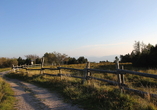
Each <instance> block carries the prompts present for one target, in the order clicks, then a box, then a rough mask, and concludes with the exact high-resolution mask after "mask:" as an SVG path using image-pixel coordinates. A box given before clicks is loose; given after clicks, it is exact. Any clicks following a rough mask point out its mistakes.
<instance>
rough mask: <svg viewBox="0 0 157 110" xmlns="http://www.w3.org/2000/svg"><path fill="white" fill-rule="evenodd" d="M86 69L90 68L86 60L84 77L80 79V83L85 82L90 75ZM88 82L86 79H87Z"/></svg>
mask: <svg viewBox="0 0 157 110" xmlns="http://www.w3.org/2000/svg"><path fill="white" fill-rule="evenodd" d="M88 69H90V62H87V64H86V68H85V69H84V71H83V72H84V79H83V80H82V83H83V84H85V82H86V81H87V80H88V76H90V75H91V74H90V71H88ZM87 82H88V81H87Z"/></svg>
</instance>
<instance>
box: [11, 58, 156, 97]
mask: <svg viewBox="0 0 157 110" xmlns="http://www.w3.org/2000/svg"><path fill="white" fill-rule="evenodd" d="M27 67H29V66H27ZM27 67H24V66H13V69H18V68H23V69H26V70H29V71H31V70H32V71H34V70H39V71H41V72H40V74H42V75H48V76H60V77H62V76H66V77H73V78H80V79H82V80H83V82H84V81H85V80H86V81H90V80H91V79H94V80H98V81H103V82H107V83H110V84H113V85H118V86H119V88H120V90H121V91H122V90H127V91H131V92H135V93H137V94H142V95H147V94H149V95H150V96H152V97H157V94H150V93H148V92H144V91H140V90H136V89H131V88H129V87H128V86H127V85H126V84H125V80H124V79H125V78H124V75H125V74H126V73H128V74H134V75H139V76H144V77H149V78H155V79H157V75H154V74H148V73H141V72H135V71H130V70H124V69H119V62H118V61H116V70H115V71H110V70H100V69H91V68H90V63H89V62H88V63H87V65H86V68H84V69H76V68H67V67H57V68H44V67H43V64H41V68H40V69H33V68H32V69H30V68H29V69H28V68H27ZM62 69H66V70H74V71H80V72H83V76H75V75H72V74H62V73H61V70H62ZM44 70H58V71H59V73H58V74H49V73H42V71H44ZM92 71H94V72H100V73H110V74H115V75H117V81H111V80H106V79H102V78H97V77H92V76H91V75H92V73H91V72H92ZM18 72H19V71H18ZM27 72H28V71H27Z"/></svg>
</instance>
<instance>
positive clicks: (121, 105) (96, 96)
mask: <svg viewBox="0 0 157 110" xmlns="http://www.w3.org/2000/svg"><path fill="white" fill-rule="evenodd" d="M122 65H123V66H124V68H125V69H127V70H133V71H139V72H144V73H150V74H157V71H156V70H155V69H142V68H141V69H139V68H133V67H132V66H131V64H130V63H125V64H124V63H123V64H120V67H121V66H122ZM48 67H51V68H56V67H55V66H46V68H48ZM62 67H69V68H77V69H84V68H85V67H86V64H74V65H62ZM90 67H91V68H93V69H104V70H115V64H114V63H91V66H90ZM20 71H21V72H18V73H10V74H8V76H9V77H12V78H18V79H22V80H25V81H28V82H31V83H34V84H38V85H39V86H42V87H46V88H49V89H50V90H55V91H58V92H59V93H60V94H62V96H64V97H65V101H72V102H73V103H74V104H75V103H76V104H79V105H81V106H83V107H84V108H86V109H89V110H91V109H92V110H112V109H116V110H139V109H140V110H156V109H157V108H156V106H157V99H155V98H151V97H149V95H148V96H144V97H143V96H139V95H137V94H135V93H132V92H127V91H126V92H125V93H120V90H119V88H118V86H113V85H110V84H108V83H106V82H101V81H96V80H91V81H90V83H87V82H86V83H84V84H82V79H76V78H71V77H62V80H61V79H60V77H56V76H55V77H52V76H42V75H40V71H28V73H26V70H20ZM44 72H45V73H49V74H57V73H58V72H59V71H58V70H55V71H51V70H44ZM61 72H62V74H73V75H78V76H82V75H83V72H78V71H68V70H61ZM92 76H94V77H98V78H103V79H108V80H113V81H117V75H114V74H109V73H95V72H92ZM125 81H126V84H127V85H128V86H129V88H133V89H138V90H142V91H146V92H149V93H154V94H157V88H156V87H157V81H156V80H155V79H152V78H145V77H141V76H137V75H130V74H126V75H125Z"/></svg>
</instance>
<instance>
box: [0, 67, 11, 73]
mask: <svg viewBox="0 0 157 110" xmlns="http://www.w3.org/2000/svg"><path fill="white" fill-rule="evenodd" d="M10 69H11V68H0V72H3V71H8V70H10Z"/></svg>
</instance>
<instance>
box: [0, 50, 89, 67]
mask: <svg viewBox="0 0 157 110" xmlns="http://www.w3.org/2000/svg"><path fill="white" fill-rule="evenodd" d="M25 57H26V59H23V58H21V57H19V58H4V57H2V58H0V68H2V67H12V65H31V64H41V61H42V59H43V58H44V64H47V65H62V64H81V63H86V62H87V61H88V60H87V58H85V57H84V56H80V57H79V58H78V59H76V58H74V57H68V55H66V54H61V53H58V52H52V53H45V54H44V56H43V57H42V58H40V57H39V56H37V55H25Z"/></svg>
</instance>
